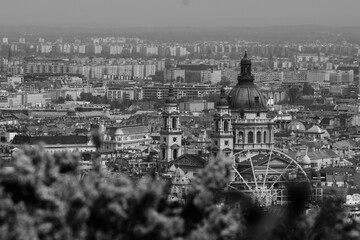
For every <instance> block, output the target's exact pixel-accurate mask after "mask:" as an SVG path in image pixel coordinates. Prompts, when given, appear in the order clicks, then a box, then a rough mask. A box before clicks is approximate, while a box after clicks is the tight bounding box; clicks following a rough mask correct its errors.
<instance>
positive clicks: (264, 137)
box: [264, 132, 267, 143]
mask: <svg viewBox="0 0 360 240" xmlns="http://www.w3.org/2000/svg"><path fill="white" fill-rule="evenodd" d="M264 143H267V141H266V132H264Z"/></svg>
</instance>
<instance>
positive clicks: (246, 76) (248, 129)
mask: <svg viewBox="0 0 360 240" xmlns="http://www.w3.org/2000/svg"><path fill="white" fill-rule="evenodd" d="M267 112H268V109H267V106H266V99H265V97H264V96H263V95H262V93H261V92H260V90H259V89H258V87H257V86H256V85H255V84H254V76H253V75H252V74H251V60H250V59H249V58H248V56H247V53H245V55H244V57H243V59H242V60H241V73H240V75H239V76H238V83H237V85H236V86H235V87H234V88H233V89H232V90H231V91H230V93H229V94H228V95H226V93H225V90H224V89H222V90H221V94H220V99H219V101H218V103H217V111H216V114H215V116H214V126H215V127H214V129H213V134H212V141H213V146H212V149H211V151H212V153H213V155H214V156H220V155H222V156H223V155H225V156H229V157H230V156H231V155H232V154H233V153H236V152H239V151H241V150H246V149H270V148H272V147H273V145H274V131H273V126H274V123H273V121H272V120H271V119H270V118H268V117H267Z"/></svg>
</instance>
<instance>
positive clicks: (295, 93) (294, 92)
mask: <svg viewBox="0 0 360 240" xmlns="http://www.w3.org/2000/svg"><path fill="white" fill-rule="evenodd" d="M288 95H289V102H290V103H296V102H297V101H298V100H299V99H300V97H301V91H300V89H299V88H298V87H291V88H290V89H289V91H288Z"/></svg>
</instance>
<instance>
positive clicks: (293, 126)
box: [287, 120, 306, 132]
mask: <svg viewBox="0 0 360 240" xmlns="http://www.w3.org/2000/svg"><path fill="white" fill-rule="evenodd" d="M287 129H288V130H289V131H295V132H299V131H300V132H301V131H302V132H303V131H305V130H306V128H305V125H304V124H303V123H302V122H299V121H297V120H295V121H291V122H290V123H289V125H288V126H287Z"/></svg>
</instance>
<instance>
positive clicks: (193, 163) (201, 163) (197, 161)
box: [171, 154, 207, 168]
mask: <svg viewBox="0 0 360 240" xmlns="http://www.w3.org/2000/svg"><path fill="white" fill-rule="evenodd" d="M206 163H207V161H206V160H205V159H204V158H202V157H201V156H200V155H195V154H184V155H181V156H180V157H178V158H177V159H175V160H173V161H171V164H173V165H175V166H177V167H180V168H181V167H193V168H204V167H205V165H206Z"/></svg>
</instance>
